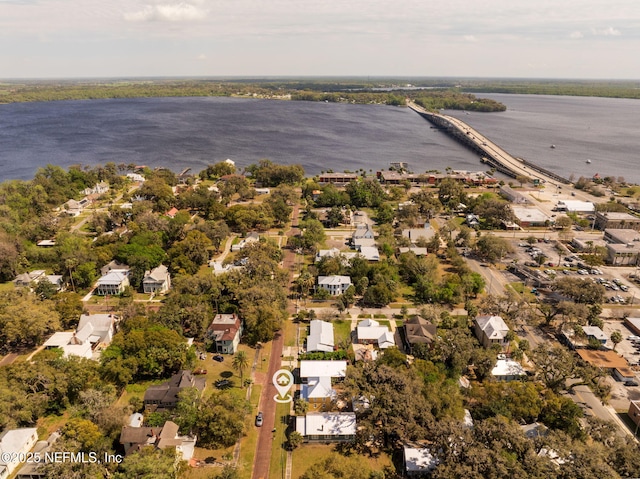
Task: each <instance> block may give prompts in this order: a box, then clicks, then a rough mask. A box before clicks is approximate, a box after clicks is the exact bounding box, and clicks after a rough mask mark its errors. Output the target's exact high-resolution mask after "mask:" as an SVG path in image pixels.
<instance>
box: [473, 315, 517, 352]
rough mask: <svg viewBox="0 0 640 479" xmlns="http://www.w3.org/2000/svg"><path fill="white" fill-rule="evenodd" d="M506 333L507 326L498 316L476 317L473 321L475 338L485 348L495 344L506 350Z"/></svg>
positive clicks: (507, 342)
mask: <svg viewBox="0 0 640 479" xmlns="http://www.w3.org/2000/svg"><path fill="white" fill-rule="evenodd" d="M508 332H509V326H507V323H505V322H504V319H502V318H501V317H500V316H478V317H477V318H476V319H475V333H476V337H477V338H478V340H479V341H480V342H481V343H482V345H483V346H484V347H485V348H490V347H491V346H493V345H494V344H497V345H499V346H500V347H501V348H502V349H506V348H507V347H508V346H509V341H508V340H507V333H508Z"/></svg>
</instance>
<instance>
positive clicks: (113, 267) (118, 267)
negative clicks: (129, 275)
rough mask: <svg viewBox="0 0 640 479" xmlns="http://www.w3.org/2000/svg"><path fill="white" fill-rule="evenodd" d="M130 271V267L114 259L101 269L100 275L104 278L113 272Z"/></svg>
mask: <svg viewBox="0 0 640 479" xmlns="http://www.w3.org/2000/svg"><path fill="white" fill-rule="evenodd" d="M129 269H130V268H129V266H128V265H126V264H124V263H121V262H120V261H117V260H115V259H114V260H113V261H110V262H109V263H107V264H105V265H104V266H103V267H102V268H100V275H101V276H104V275H106V274H109V273H110V272H111V271H129Z"/></svg>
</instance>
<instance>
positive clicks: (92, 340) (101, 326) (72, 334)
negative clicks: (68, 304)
mask: <svg viewBox="0 0 640 479" xmlns="http://www.w3.org/2000/svg"><path fill="white" fill-rule="evenodd" d="M115 321H116V318H115V317H114V316H113V315H110V314H91V315H89V314H83V315H82V316H80V321H79V322H78V327H77V329H76V330H75V331H59V332H57V333H53V335H52V336H51V337H50V338H49V339H47V340H46V341H45V343H44V345H43V346H44V348H45V349H52V348H60V349H62V352H63V356H64V357H65V358H66V357H69V356H79V357H81V358H86V359H92V358H93V356H94V351H96V349H97V348H100V349H102V348H104V347H106V346H108V345H109V344H110V343H111V340H112V339H113V335H114V332H115Z"/></svg>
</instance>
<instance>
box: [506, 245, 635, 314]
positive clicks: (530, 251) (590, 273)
mask: <svg viewBox="0 0 640 479" xmlns="http://www.w3.org/2000/svg"><path fill="white" fill-rule="evenodd" d="M513 246H514V250H515V253H513V255H512V259H516V260H517V261H518V264H523V265H526V266H529V267H531V268H535V269H538V270H540V271H542V272H543V273H544V275H545V276H544V277H546V278H549V279H554V278H556V277H557V276H559V275H564V276H574V277H576V276H578V277H581V278H584V279H586V278H590V279H591V280H592V281H594V282H597V283H600V284H602V286H604V287H605V288H606V294H605V303H606V304H607V305H612V306H614V305H633V304H634V302H635V298H636V297H640V289H638V287H639V285H638V283H636V282H635V281H633V279H630V278H629V275H634V274H635V271H636V268H635V267H618V266H616V267H613V266H598V267H594V268H592V267H589V266H587V265H585V264H584V263H583V262H582V261H581V259H580V256H579V255H577V254H574V253H571V252H570V251H569V250H567V249H566V247H565V246H564V245H562V243H560V242H558V241H556V240H551V239H542V240H539V241H537V242H536V243H533V244H529V243H528V242H526V241H523V240H522V239H520V240H513ZM540 255H542V256H543V257H544V262H543V263H542V264H541V265H540V264H539V263H538V257H539V256H540Z"/></svg>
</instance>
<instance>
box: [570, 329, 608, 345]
mask: <svg viewBox="0 0 640 479" xmlns="http://www.w3.org/2000/svg"><path fill="white" fill-rule="evenodd" d="M582 331H583V333H584V334H583V335H580V334H576V332H575V330H574V329H573V328H571V327H566V328H563V329H562V331H561V332H560V339H561V340H562V341H563V342H564V343H565V344H566V345H567V346H569V348H571V349H581V348H588V347H589V346H590V342H591V341H592V340H593V341H598V342H599V343H600V344H601V345H603V346H604V345H605V344H606V342H607V335H606V334H604V332H603V331H602V330H601V329H600V328H598V327H597V326H583V327H582Z"/></svg>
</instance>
